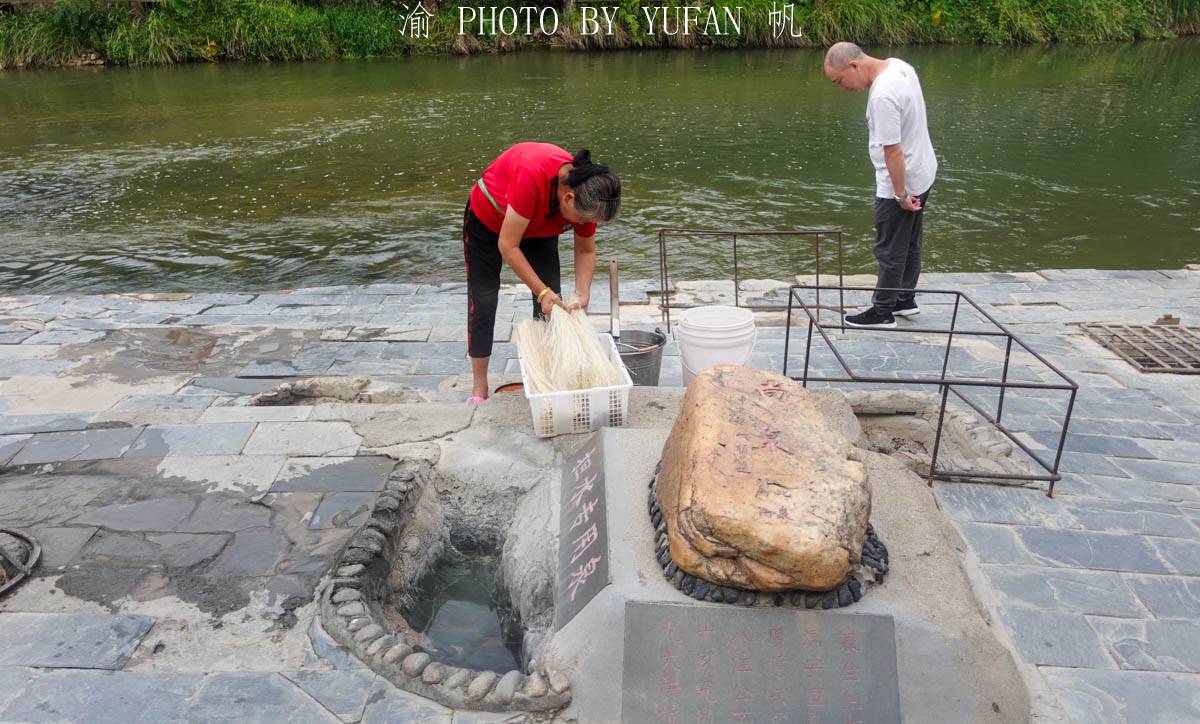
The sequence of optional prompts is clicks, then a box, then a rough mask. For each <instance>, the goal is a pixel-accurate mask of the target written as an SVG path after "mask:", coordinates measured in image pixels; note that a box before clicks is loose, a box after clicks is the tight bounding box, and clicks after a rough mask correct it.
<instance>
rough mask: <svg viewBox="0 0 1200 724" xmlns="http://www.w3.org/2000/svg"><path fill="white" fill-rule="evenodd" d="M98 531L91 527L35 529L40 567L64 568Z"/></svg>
mask: <svg viewBox="0 0 1200 724" xmlns="http://www.w3.org/2000/svg"><path fill="white" fill-rule="evenodd" d="M97 530H98V529H97V528H94V527H91V526H71V527H64V528H35V529H34V530H33V534H34V536H36V537H37V539H38V542H39V543H41V544H42V557H41V561H40V565H41V566H42V567H43V568H58V567H60V566H65V565H67V564H68V563H70V562H71V561H72V560H74V559H75V556H77V555H79V551H80V550H82V549H83V547H84V545H86V544H87V542H88V541H89V540H91V538H92V536H94V535H95V534H96V531H97Z"/></svg>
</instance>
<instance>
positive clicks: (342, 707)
mask: <svg viewBox="0 0 1200 724" xmlns="http://www.w3.org/2000/svg"><path fill="white" fill-rule="evenodd" d="M284 676H286V677H287V678H288V679H289V680H290V681H291V682H292V683H294V684H295V685H296V686H298V687H300V688H301V689H303V690H304V692H305V693H307V694H308V695H309V696H311V697H312V698H313V699H316V700H317V702H318V703H320V704H321V706H323V707H325V708H326V709H328V710H329V711H331V712H333V714H334V715H335V716H337V717H338V718H339V719H341V720H342V721H343V722H356V721H359V720H360V719H362V717H363V712H364V711H365V710H366V708H367V701H368V699H370V698H371V696H372V694H373V693H375V692H377V691H379V692H382V691H384V690H386V688H390V686H388V685H386V683H385V682H381V681H380V679H379V677H378V676H377V675H375V674H374V673H373V672H371V671H369V670H366V669H343V670H340V671H296V672H289V673H285V674H284Z"/></svg>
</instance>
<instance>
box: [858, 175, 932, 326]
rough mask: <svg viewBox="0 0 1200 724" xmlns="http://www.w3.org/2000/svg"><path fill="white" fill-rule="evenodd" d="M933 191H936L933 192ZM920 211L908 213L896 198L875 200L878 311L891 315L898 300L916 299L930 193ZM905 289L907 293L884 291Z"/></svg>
mask: <svg viewBox="0 0 1200 724" xmlns="http://www.w3.org/2000/svg"><path fill="white" fill-rule="evenodd" d="M930 191H932V189H930ZM918 198H920V199H921V210H920V211H905V210H904V209H902V208H900V202H899V201H896V200H895V199H881V198H878V197H876V198H875V246H874V247H872V251H873V252H874V253H875V261H877V262H878V263H879V281H877V282H876V283H875V286H876V287H878V289H877V290H876V292H875V295H874V296H873V297H872V298H871V302H872V303H873V304H874V305H875V309H877V310H878V311H880V312H891V311H892V310H893V309H895V308H896V303H897V302H898V301H905V302H907V301H908V300H910V299H912V298H913V297H914V296H916V295H915V293H914V292H911V291H907V290H910V289H916V288H917V279H919V278H920V276H921V237H922V226H923V223H922V221H923V219H924V217H925V201H926V199H928V198H929V191H926V192H925V193H923V194H921V195H920V196H919V197H918ZM886 289H904V290H906V291H902V292H896V291H884V290H886Z"/></svg>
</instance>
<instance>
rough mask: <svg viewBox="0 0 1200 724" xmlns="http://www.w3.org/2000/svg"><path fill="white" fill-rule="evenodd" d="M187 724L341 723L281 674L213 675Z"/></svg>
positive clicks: (192, 705)
mask: <svg viewBox="0 0 1200 724" xmlns="http://www.w3.org/2000/svg"><path fill="white" fill-rule="evenodd" d="M183 719H185V720H187V721H225V720H229V719H234V720H236V721H239V722H262V723H263V724H276V723H277V722H292V721H294V722H337V721H339V720H338V719H337V717H335V716H334V715H333V714H331V713H330V712H329V711H328V710H327V709H325V708H324V707H322V706H321V705H320V704H318V703H317V702H316V701H314V700H313V699H312V697H310V696H308V695H307V694H305V693H304V692H303V691H301V690H300V689H299V688H297V687H296V686H294V685H293V684H292V683H291V682H290V681H288V680H287V679H286V678H284V677H283V676H282V675H280V674H276V673H223V674H210V675H208V676H206V677H205V678H204V682H203V683H202V684H201V685H200V688H199V689H198V690H197V691H196V693H195V694H194V695H193V696H192V697H191V699H190V701H189V702H188V705H187V708H186V709H185V710H184V713H183Z"/></svg>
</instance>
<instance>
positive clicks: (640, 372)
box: [617, 329, 667, 387]
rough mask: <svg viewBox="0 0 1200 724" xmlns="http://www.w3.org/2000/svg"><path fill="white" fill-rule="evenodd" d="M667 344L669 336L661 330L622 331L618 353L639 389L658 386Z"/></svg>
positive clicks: (618, 343)
mask: <svg viewBox="0 0 1200 724" xmlns="http://www.w3.org/2000/svg"><path fill="white" fill-rule="evenodd" d="M666 344H667V335H665V334H663V333H662V330H661V329H656V330H654V331H653V332H644V331H642V330H640V329H625V330H622V331H621V341H619V342H617V351H618V352H619V353H620V355H621V362H622V363H624V364H625V369H627V370H629V377H630V378H631V379H632V380H633V384H634V385H637V386H639V387H656V386H658V373H659V371H660V370H661V369H662V353H663V347H665V346H666Z"/></svg>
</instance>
